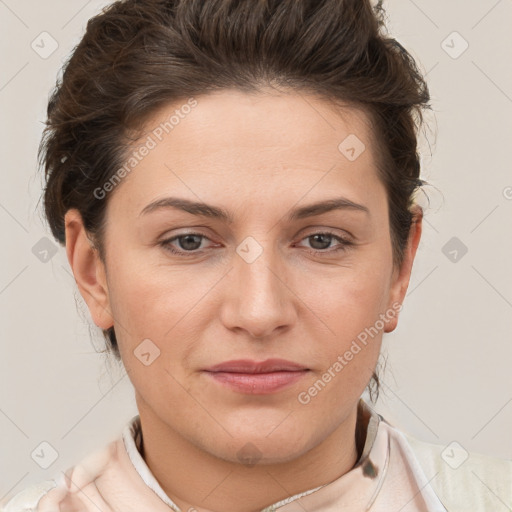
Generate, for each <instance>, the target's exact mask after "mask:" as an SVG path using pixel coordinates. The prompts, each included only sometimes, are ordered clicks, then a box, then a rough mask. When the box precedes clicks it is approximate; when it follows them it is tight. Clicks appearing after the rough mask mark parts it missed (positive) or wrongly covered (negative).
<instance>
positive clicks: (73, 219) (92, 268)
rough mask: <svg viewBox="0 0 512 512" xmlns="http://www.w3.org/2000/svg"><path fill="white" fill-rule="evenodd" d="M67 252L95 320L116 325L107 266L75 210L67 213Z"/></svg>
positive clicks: (79, 287) (108, 325) (98, 323)
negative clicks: (111, 304) (109, 290)
mask: <svg viewBox="0 0 512 512" xmlns="http://www.w3.org/2000/svg"><path fill="white" fill-rule="evenodd" d="M64 224H65V230H66V254H67V257H68V261H69V264H70V266H71V270H72V271H73V275H74V276H75V281H76V284H77V286H78V289H79V290H80V294H81V295H82V297H83V298H84V300H85V302H86V304H87V307H88V308H89V312H90V313H91V317H92V319H93V321H94V323H95V324H96V325H97V326H98V327H101V328H102V329H108V328H109V327H112V325H113V324H114V320H113V317H112V313H111V310H110V302H109V295H108V287H107V279H106V273H105V266H104V264H103V262H102V261H101V259H100V257H99V253H98V250H97V249H96V248H95V247H94V245H93V243H92V242H91V241H90V240H89V238H88V236H87V232H86V230H85V227H84V224H83V221H82V216H81V214H80V212H79V211H78V210H76V209H71V210H68V211H67V212H66V215H65V217H64Z"/></svg>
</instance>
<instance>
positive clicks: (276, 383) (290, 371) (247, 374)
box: [204, 359, 310, 395]
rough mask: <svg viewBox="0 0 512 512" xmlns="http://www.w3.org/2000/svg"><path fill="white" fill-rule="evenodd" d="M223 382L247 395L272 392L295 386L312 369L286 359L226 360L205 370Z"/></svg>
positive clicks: (221, 383) (211, 376)
mask: <svg viewBox="0 0 512 512" xmlns="http://www.w3.org/2000/svg"><path fill="white" fill-rule="evenodd" d="M204 371H205V373H206V374H207V375H208V376H209V377H210V378H211V379H213V380H214V381H215V382H217V383H218V384H220V385H223V386H226V387H228V388H230V389H231V390H233V391H236V392H239V393H246V394H259V395H264V394H269V393H274V392H277V391H280V390H283V389H285V388H288V387H290V386H292V385H293V384H294V383H296V382H297V381H299V380H300V379H302V378H303V377H304V376H305V375H306V374H307V373H308V372H309V371H310V370H309V369H308V368H306V367H305V366H303V365H300V364H297V363H294V362H292V361H286V360H284V359H267V360H265V361H261V362H257V361H251V360H248V359H239V360H233V361H226V362H224V363H220V364H217V365H214V366H212V367H210V368H207V369H206V370H204Z"/></svg>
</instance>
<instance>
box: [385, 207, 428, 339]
mask: <svg viewBox="0 0 512 512" xmlns="http://www.w3.org/2000/svg"><path fill="white" fill-rule="evenodd" d="M412 212H413V220H412V224H411V228H410V231H409V238H408V241H407V247H406V248H405V250H404V257H403V262H402V266H401V268H400V269H399V270H396V271H395V272H394V274H393V275H394V280H393V283H392V286H391V291H390V296H389V304H388V310H393V311H395V312H396V314H395V315H393V316H392V318H391V319H390V320H388V321H387V322H386V326H385V328H384V332H392V331H394V330H395V329H396V326H397V324H398V311H397V304H400V305H402V304H403V302H404V300H405V294H406V292H407V288H408V287H409V280H410V278H411V272H412V266H413V263H414V258H415V256H416V251H417V249H418V245H419V243H420V239H421V232H422V226H423V209H422V208H421V207H420V206H418V205H415V206H414V207H413V208H412ZM393 306H394V307H393ZM400 309H401V307H400Z"/></svg>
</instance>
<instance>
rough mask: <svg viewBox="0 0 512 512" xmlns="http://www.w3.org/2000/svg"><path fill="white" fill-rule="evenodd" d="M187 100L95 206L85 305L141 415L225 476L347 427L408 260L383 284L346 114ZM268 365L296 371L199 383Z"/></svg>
mask: <svg viewBox="0 0 512 512" xmlns="http://www.w3.org/2000/svg"><path fill="white" fill-rule="evenodd" d="M195 100H196V101H197V103H195V102H189V103H188V104H187V103H186V102H183V104H173V105H170V106H166V107H165V108H162V109H161V110H160V111H159V112H158V113H157V115H154V116H153V117H152V118H151V120H150V122H149V123H148V124H147V131H146V133H145V135H144V136H143V137H142V138H141V139H140V141H139V143H137V144H136V145H135V146H134V148H133V151H137V154H136V155H135V156H133V153H132V151H130V152H129V155H128V156H129V157H130V156H131V157H132V158H135V159H136V160H137V162H136V163H135V160H132V161H131V164H133V165H132V168H130V164H129V162H128V166H127V168H125V171H126V169H130V171H129V172H125V173H124V174H126V176H124V177H123V178H122V180H121V182H120V183H119V185H117V186H116V187H115V190H114V191H113V192H112V193H111V196H110V197H109V198H108V201H109V202H108V208H107V224H106V231H105V250H106V274H104V273H103V271H102V266H101V263H100V262H97V264H98V267H97V268H98V269H99V270H100V272H98V273H96V276H97V278H98V284H97V285H96V286H94V287H93V286H92V285H91V289H90V290H89V291H87V293H83V295H84V298H85V299H86V301H87V302H88V305H89V308H90V310H91V314H92V316H93V318H94V320H95V322H96V323H97V325H99V326H100V327H102V328H107V327H109V326H111V325H112V324H113V325H114V326H115V331H116V336H117V339H118V343H119V348H120V352H121V356H122V360H123V363H124V365H125V367H126V369H127V371H128V374H129V377H130V379H131V381H132V383H133V385H134V387H135V390H136V397H137V403H138V406H139V411H140V413H141V416H142V415H143V414H146V415H152V416H153V417H155V418H158V421H160V422H161V424H164V425H167V426H169V428H170V429H172V430H173V431H174V432H177V433H178V434H179V435H180V436H182V437H183V438H184V439H186V440H188V441H190V442H192V443H193V444H194V445H195V446H197V447H200V448H201V449H203V450H205V451H207V452H208V453H211V454H213V455H215V456H217V457H220V458H222V459H225V460H231V461H234V462H236V461H237V459H238V460H240V450H242V451H243V450H245V449H247V450H249V451H250V449H249V448H247V447H248V446H251V445H249V444H248V443H252V445H254V446H255V447H257V449H256V451H257V452H258V454H259V455H258V457H261V458H262V461H267V462H271V461H273V462H277V461H285V460H291V459H292V458H294V457H297V456H299V455H300V454H302V453H305V452H306V451H307V450H309V449H311V448H312V447H314V446H317V445H319V444H320V443H321V442H322V441H323V440H324V439H325V438H326V437H327V436H329V435H330V434H331V433H333V432H334V431H335V430H336V429H337V428H339V427H340V426H341V425H342V424H343V423H344V422H346V421H347V419H348V418H349V417H353V414H354V411H355V410H356V406H357V402H358V399H359V397H360V395H361V394H362V392H363V391H364V388H365V387H366V385H367V384H368V381H369V379H370V377H371V375H372V371H373V369H374V367H375V364H376V361H377V358H378V354H379V350H380V345H381V337H382V332H383V331H391V330H393V329H394V327H395V325H396V320H397V316H398V310H399V308H400V306H399V304H400V303H401V301H402V299H403V296H404V294H405V291H406V288H407V284H408V279H409V274H410V265H411V264H412V258H414V252H415V249H416V247H414V248H413V252H412V255H411V257H410V258H407V257H406V261H405V264H404V266H403V267H402V269H404V268H405V270H403V271H402V272H399V269H394V268H393V262H392V246H391V239H390V228H389V221H388V206H387V198H386V191H385V188H384V186H383V184H382V183H381V182H380V181H379V179H378V175H377V168H376V155H375V154H374V143H373V142H372V138H371V134H370V129H369V126H368V124H367V119H366V117H365V116H364V115H363V114H362V113H361V112H359V111H356V110H352V109H346V110H345V111H344V112H343V113H342V114H340V113H337V112H335V111H334V110H333V108H332V107H330V106H329V105H328V104H327V103H324V102H323V101H322V100H320V99H317V98H315V97H313V96H309V95H302V94H300V95H299V94H297V93H290V94H279V95H278V94H276V93H273V94H270V93H258V94H257V95H248V94H244V93H241V92H236V91H223V92H218V93H215V94H211V95H207V96H199V97H197V98H196V99H195ZM184 105H189V106H190V108H188V107H185V106H184ZM176 111H178V112H176ZM173 115H174V118H172V119H171V116H173ZM170 119H171V120H170ZM169 120H170V121H169ZM165 123H167V124H165ZM167 132H168V133H167ZM363 145H364V146H363ZM143 146H145V147H146V150H144V149H142V147H143ZM171 198H172V201H178V200H181V201H182V202H183V203H186V204H187V205H188V206H186V207H183V208H180V207H178V206H177V203H175V206H174V207H173V206H171ZM166 201H167V205H166ZM330 201H332V202H333V203H332V204H334V203H335V202H339V203H338V204H337V207H335V208H327V207H326V206H325V205H329V202H330ZM350 202H352V203H354V204H356V205H358V206H353V205H352V206H350V205H351V203H350ZM196 203H200V204H201V206H196ZM320 204H322V205H323V206H316V207H312V206H313V205H320ZM206 205H208V207H207V206H206ZM221 212H222V214H223V215H221V214H220V213H221ZM68 215H72V214H68ZM224 215H225V216H224ZM70 218H71V217H70ZM172 251H176V253H174V252H172ZM408 265H409V266H408ZM91 279H93V278H91ZM91 282H92V281H91ZM101 290H103V291H104V295H103V294H102V293H103V292H102V291H101ZM106 311H107V312H108V314H107V313H106ZM273 358H278V359H284V360H287V361H288V362H291V363H295V364H296V365H298V366H299V368H302V370H301V371H299V370H297V371H294V372H290V371H288V372H286V371H280V372H278V371H276V372H274V373H269V371H270V370H272V369H273V370H277V369H279V368H280V366H279V365H278V368H267V370H266V371H267V373H266V375H264V374H261V373H260V374H256V375H255V374H253V375H252V376H251V375H247V373H250V372H251V370H248V369H247V368H246V369H244V368H238V367H236V365H232V367H231V368H230V369H228V370H230V371H224V372H214V371H208V369H210V370H211V369H212V367H213V366H215V365H219V364H220V363H225V362H229V361H233V360H248V361H252V362H262V361H265V360H268V359H273ZM236 370H238V371H236ZM288 370H289V368H288ZM252 371H254V368H253V370H252ZM241 373H242V374H243V373H245V375H241ZM244 447H245V448H244ZM251 449H253V448H251Z"/></svg>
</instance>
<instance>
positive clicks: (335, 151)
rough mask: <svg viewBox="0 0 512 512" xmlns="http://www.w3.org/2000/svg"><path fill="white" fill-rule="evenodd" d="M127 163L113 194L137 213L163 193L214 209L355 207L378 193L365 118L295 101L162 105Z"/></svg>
mask: <svg viewBox="0 0 512 512" xmlns="http://www.w3.org/2000/svg"><path fill="white" fill-rule="evenodd" d="M191 105H193V106H191ZM144 146H146V147H147V148H150V149H149V150H145V151H140V150H141V149H142V148H143V147H144ZM134 152H138V153H139V155H138V157H137V161H135V160H134V157H133V154H134ZM142 152H143V153H144V156H143V157H140V153H142ZM126 157H127V161H128V160H129V159H130V157H131V159H132V160H133V162H132V163H133V164H134V165H133V166H132V167H131V171H130V172H129V173H127V174H128V175H127V176H126V178H124V179H123V183H121V185H122V186H120V187H119V188H120V189H123V188H125V189H127V191H126V192H129V194H130V197H131V203H132V204H136V205H137V206H140V207H141V208H142V207H143V206H144V204H142V203H143V202H144V201H147V199H148V198H155V197H157V196H158V195H159V194H161V195H164V193H167V192H169V191H171V190H172V192H173V194H172V195H176V192H182V195H185V196H188V197H191V198H193V199H198V197H200V198H201V199H206V197H208V198H209V199H212V198H215V199H216V200H217V201H216V202H217V203H218V202H222V200H223V198H225V199H226V200H228V198H233V197H234V195H236V197H238V198H239V203H240V205H242V204H243V203H244V202H245V201H248V200H249V201H251V200H254V201H259V200H260V199H261V197H260V196H265V197H267V198H270V197H271V196H272V197H273V199H272V201H274V204H275V201H276V200H279V198H280V197H281V198H282V197H283V195H285V196H287V197H288V198H289V199H290V200H294V201H297V200H299V199H300V197H301V196H304V195H308V199H311V200H315V199H317V198H318V197H321V196H325V192H326V190H334V189H339V191H340V192H346V194H345V195H346V196H347V197H348V198H349V199H353V200H356V201H357V202H364V201H365V200H366V201H371V200H372V196H375V194H377V193H378V192H382V190H381V189H382V185H381V184H380V180H379V179H378V174H377V169H376V165H375V159H374V144H373V142H372V132H371V128H370V126H369V120H368V117H367V116H366V114H365V113H363V112H362V111H360V110H357V109H354V108H350V107H343V108H335V107H334V106H333V105H331V104H330V103H327V102H325V101H324V100H322V99H320V98H318V97H315V96H312V95H307V94H304V93H297V92H295V93H293V92H290V93H277V92H275V91H272V92H260V93H252V94H247V93H243V92H240V91H236V90H225V91H221V92H215V93H211V94H208V95H200V96H198V97H196V98H194V99H193V102H191V101H190V99H188V100H187V99H184V100H182V101H180V102H173V103H172V104H168V105H165V106H164V107H162V108H160V109H159V110H158V111H157V112H155V113H154V114H153V115H152V116H151V117H150V118H149V119H148V120H147V122H146V123H145V127H144V133H143V135H142V136H141V137H140V138H139V140H138V141H137V143H136V144H133V145H132V147H131V148H130V149H129V150H128V151H127V154H126ZM118 192H120V191H118ZM350 194H352V197H350ZM120 195H121V196H122V195H123V194H122V193H121V194H120ZM194 196H196V197H194ZM269 200H270V199H269Z"/></svg>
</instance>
